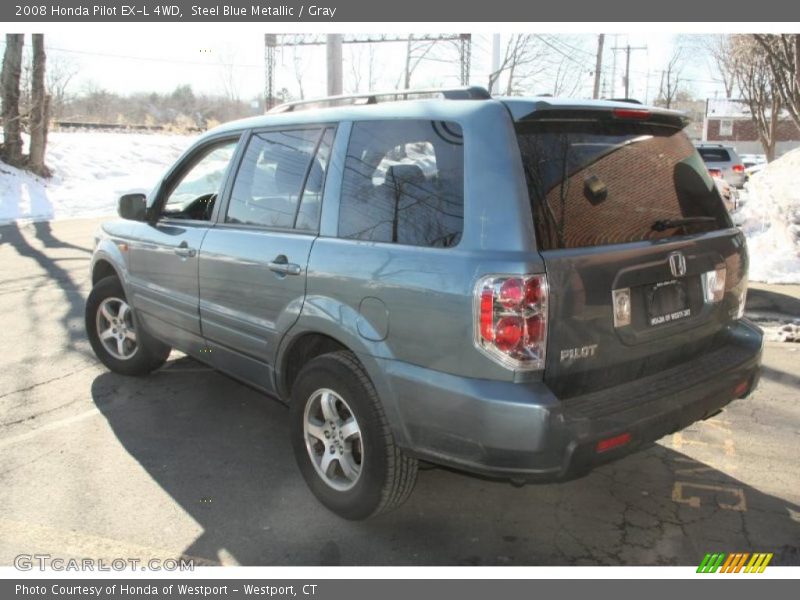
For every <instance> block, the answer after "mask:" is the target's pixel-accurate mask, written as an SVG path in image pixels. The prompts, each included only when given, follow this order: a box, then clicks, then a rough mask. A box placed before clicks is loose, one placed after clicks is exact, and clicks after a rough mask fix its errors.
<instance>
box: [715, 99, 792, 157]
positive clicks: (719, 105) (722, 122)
mask: <svg viewBox="0 0 800 600" xmlns="http://www.w3.org/2000/svg"><path fill="white" fill-rule="evenodd" d="M703 140H704V141H708V142H720V143H724V144H729V145H731V146H734V147H735V148H736V151H737V152H738V153H739V154H763V153H764V148H763V146H762V145H761V142H760V141H759V139H758V131H757V129H756V125H755V123H754V122H753V119H752V118H751V115H750V107H748V106H747V102H745V101H744V100H735V99H725V98H709V99H708V100H706V114H705V119H704V121H703ZM797 147H800V129H798V128H797V126H796V125H795V124H794V122H793V121H792V120H791V119H790V118H789V115H787V114H781V115H780V120H779V123H778V140H777V143H776V144H775V156H776V157H778V156H781V155H782V154H785V153H786V152H788V151H789V150H793V149H794V148H797Z"/></svg>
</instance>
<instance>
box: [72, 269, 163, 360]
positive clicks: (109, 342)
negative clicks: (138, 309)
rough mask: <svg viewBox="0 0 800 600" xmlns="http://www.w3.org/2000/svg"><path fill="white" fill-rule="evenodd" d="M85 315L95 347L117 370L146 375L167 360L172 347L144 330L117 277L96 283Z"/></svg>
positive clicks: (87, 327)
mask: <svg viewBox="0 0 800 600" xmlns="http://www.w3.org/2000/svg"><path fill="white" fill-rule="evenodd" d="M85 316H86V333H87V335H88V337H89V343H90V344H91V345H92V350H94V353H95V355H97V358H99V359H100V361H101V362H102V363H103V364H104V365H105V366H107V367H108V368H109V369H111V370H112V371H114V372H115V373H121V374H123V375H144V374H146V373H149V372H150V371H153V370H155V369H157V368H158V367H160V366H161V365H163V364H164V362H165V361H166V360H167V357H168V356H169V353H170V348H169V346H167V345H165V344H163V343H161V342H159V341H158V340H156V339H154V338H153V337H152V336H150V335H148V334H147V332H146V331H143V330H142V328H141V326H140V325H139V324H138V322H137V320H136V318H135V315H134V314H133V309H132V308H131V306H130V305H129V304H128V301H127V299H126V297H125V291H124V290H123V289H122V284H121V283H120V282H119V280H118V279H117V278H116V277H105V278H104V279H101V280H100V281H98V282H97V284H95V286H94V287H93V288H92V291H91V292H90V293H89V298H88V299H87V300H86V315H85Z"/></svg>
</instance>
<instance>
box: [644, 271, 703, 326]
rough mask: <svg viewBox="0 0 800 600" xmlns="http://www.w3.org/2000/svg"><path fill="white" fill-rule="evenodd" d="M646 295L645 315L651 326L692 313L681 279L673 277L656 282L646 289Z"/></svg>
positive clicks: (677, 319) (670, 321) (679, 318)
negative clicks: (672, 278) (670, 279)
mask: <svg viewBox="0 0 800 600" xmlns="http://www.w3.org/2000/svg"><path fill="white" fill-rule="evenodd" d="M646 296H647V299H646V303H647V316H648V319H649V323H650V325H651V326H655V325H663V324H665V323H672V322H673V321H679V320H681V319H685V318H687V317H689V316H691V314H692V311H691V309H690V308H689V295H688V293H687V292H686V285H685V283H684V282H683V281H678V280H677V279H674V280H672V281H662V282H659V283H656V284H655V285H652V286H650V287H649V288H648V289H647V292H646Z"/></svg>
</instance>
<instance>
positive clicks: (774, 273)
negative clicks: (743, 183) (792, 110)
mask: <svg viewBox="0 0 800 600" xmlns="http://www.w3.org/2000/svg"><path fill="white" fill-rule="evenodd" d="M735 220H736V223H737V224H739V225H740V227H741V228H742V230H743V231H744V232H745V235H746V236H747V247H748V249H749V251H750V281H763V282H766V283H800V148H798V149H796V150H792V151H791V152H788V153H786V154H784V155H783V156H782V157H781V158H779V159H777V160H776V161H774V162H772V163H770V164H769V165H768V166H766V167H765V168H764V169H762V170H761V171H760V172H758V173H756V174H755V175H753V177H752V179H751V180H750V181H749V182H748V184H747V202H746V204H745V205H744V207H742V209H741V211H740V212H739V214H737V215H736V218H735Z"/></svg>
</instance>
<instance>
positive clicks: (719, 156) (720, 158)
mask: <svg viewBox="0 0 800 600" xmlns="http://www.w3.org/2000/svg"><path fill="white" fill-rule="evenodd" d="M697 151H698V152H699V153H700V156H702V157H703V160H704V161H706V162H728V161H730V160H731V155H730V153H729V152H728V151H727V150H725V148H698V149H697Z"/></svg>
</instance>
